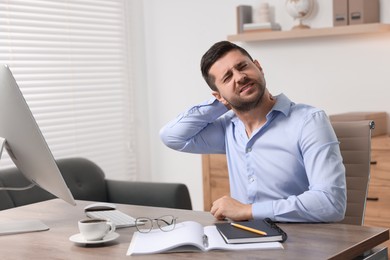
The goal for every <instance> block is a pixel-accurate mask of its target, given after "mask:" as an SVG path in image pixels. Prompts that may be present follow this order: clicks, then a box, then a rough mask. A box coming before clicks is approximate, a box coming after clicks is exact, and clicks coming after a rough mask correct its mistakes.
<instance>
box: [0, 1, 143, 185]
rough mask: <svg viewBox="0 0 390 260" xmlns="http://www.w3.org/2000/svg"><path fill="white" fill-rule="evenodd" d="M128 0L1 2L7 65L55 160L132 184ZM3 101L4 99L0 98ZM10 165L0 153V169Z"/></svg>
mask: <svg viewBox="0 0 390 260" xmlns="http://www.w3.org/2000/svg"><path fill="white" fill-rule="evenodd" d="M125 5H126V0H56V1H53V0H12V1H7V0H0V63H1V64H8V65H9V66H10V69H11V71H12V72H13V74H14V77H15V79H16V81H17V83H18V85H19V87H20V89H21V91H22V93H23V94H24V97H25V99H26V101H27V103H28V105H29V107H30V109H31V110H32V113H33V115H34V117H35V119H36V120H37V123H38V125H39V127H40V128H41V131H42V133H43V135H44V137H45V139H46V141H47V143H48V146H49V148H50V150H51V151H52V153H53V155H54V157H55V158H56V159H59V158H65V157H84V158H88V159H90V160H92V161H93V162H95V163H96V164H98V165H99V166H100V167H101V168H102V169H103V171H104V172H105V174H106V176H109V177H110V178H114V179H130V180H131V179H135V171H136V156H135V143H134V142H133V140H134V138H135V136H134V129H135V128H134V126H133V124H134V118H133V107H132V103H133V102H132V99H133V92H132V90H131V82H132V78H131V76H130V73H129V72H130V71H131V68H130V64H131V63H130V58H131V57H130V54H129V53H130V52H129V50H128V49H129V42H128V38H127V35H128V28H127V21H126V13H125V10H126V8H125ZM0 94H1V93H0ZM11 165H13V163H12V161H11V160H10V159H9V157H8V156H7V154H6V152H5V151H4V152H3V157H2V159H1V161H0V167H9V166H11Z"/></svg>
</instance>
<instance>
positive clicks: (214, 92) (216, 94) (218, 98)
mask: <svg viewBox="0 0 390 260" xmlns="http://www.w3.org/2000/svg"><path fill="white" fill-rule="evenodd" d="M211 94H212V95H213V96H214V97H215V98H216V99H217V100H218V101H219V102H221V103H222V104H224V105H225V106H227V105H229V103H228V102H227V101H226V100H225V99H224V98H223V97H222V96H221V94H220V93H219V92H218V91H213V92H211Z"/></svg>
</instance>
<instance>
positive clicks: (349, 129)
mask: <svg viewBox="0 0 390 260" xmlns="http://www.w3.org/2000/svg"><path fill="white" fill-rule="evenodd" d="M332 126H333V129H334V131H335V133H336V136H337V138H338V140H339V142H340V150H341V155H342V157H343V163H344V166H345V171H346V182H347V210H346V213H345V218H344V220H343V221H341V223H344V224H353V225H363V220H364V210H365V207H366V199H367V192H368V183H369V180H370V161H371V129H372V128H373V127H374V122H373V121H368V120H367V121H348V122H332Z"/></svg>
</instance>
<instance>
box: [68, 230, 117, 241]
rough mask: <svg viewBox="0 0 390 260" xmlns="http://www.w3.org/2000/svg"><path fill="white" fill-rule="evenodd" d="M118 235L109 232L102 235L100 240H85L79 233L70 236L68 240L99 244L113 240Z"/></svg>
mask: <svg viewBox="0 0 390 260" xmlns="http://www.w3.org/2000/svg"><path fill="white" fill-rule="evenodd" d="M118 237H119V234H118V233H116V232H113V233H110V234H108V235H107V236H105V237H103V239H101V240H85V239H84V237H83V236H82V235H81V234H80V233H79V234H75V235H73V236H71V237H70V238H69V240H70V241H72V242H75V243H79V244H100V243H105V242H109V241H112V240H115V239H117V238H118Z"/></svg>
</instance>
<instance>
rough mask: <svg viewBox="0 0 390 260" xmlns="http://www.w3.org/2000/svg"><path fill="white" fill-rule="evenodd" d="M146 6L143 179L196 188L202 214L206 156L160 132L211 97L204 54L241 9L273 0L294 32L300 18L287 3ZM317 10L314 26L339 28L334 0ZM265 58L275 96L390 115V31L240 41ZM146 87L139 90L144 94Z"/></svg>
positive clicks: (155, 0) (231, 29) (201, 0)
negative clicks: (176, 146) (167, 141)
mask: <svg viewBox="0 0 390 260" xmlns="http://www.w3.org/2000/svg"><path fill="white" fill-rule="evenodd" d="M142 2H143V15H144V17H143V19H144V24H143V26H144V31H143V33H144V35H145V38H142V35H141V36H140V37H141V38H139V39H136V40H137V41H141V42H142V41H144V44H145V45H144V46H143V48H144V50H145V52H144V54H145V57H144V58H145V61H146V62H145V61H140V62H139V64H143V63H146V69H145V73H146V74H145V75H138V76H141V77H144V78H143V79H144V80H143V81H142V82H139V83H138V87H139V88H140V89H141V90H142V93H144V94H143V95H142V97H144V99H142V101H143V102H139V104H138V108H139V113H140V115H139V117H138V119H139V120H141V122H140V124H141V125H143V126H145V127H147V129H145V132H147V133H148V136H149V137H150V138H149V139H146V138H145V137H143V138H141V139H140V140H139V142H141V143H143V144H144V145H140V147H141V148H140V149H141V150H140V152H141V154H143V155H145V154H148V155H149V157H148V158H145V156H143V159H142V160H141V163H147V164H148V165H147V167H146V168H145V171H144V172H141V173H140V178H141V179H142V178H143V179H148V180H151V181H164V182H183V183H185V184H187V186H188V187H189V189H190V193H191V197H192V201H193V207H194V209H196V210H202V209H203V188H202V166H201V157H200V155H192V154H184V153H180V152H176V151H173V150H170V149H168V148H166V147H165V146H164V145H163V144H162V143H161V142H160V139H159V136H158V132H159V129H160V128H161V127H162V126H163V125H164V124H165V123H166V122H167V121H169V120H171V119H172V118H173V117H175V116H176V115H177V114H178V113H179V112H181V111H183V110H184V109H186V108H188V107H189V106H191V105H193V104H195V103H198V102H200V101H203V100H205V99H207V98H209V96H210V91H209V89H208V87H207V85H206V84H205V83H204V82H203V79H202V77H201V74H200V69H199V62H200V58H201V56H202V55H203V53H204V52H205V51H206V50H207V49H208V48H209V47H210V46H211V45H212V44H213V43H214V42H217V41H220V40H225V39H226V37H227V35H229V34H235V31H236V21H235V19H236V15H235V8H236V6H237V5H240V4H249V5H252V6H253V7H254V8H256V7H258V6H259V4H260V3H261V2H268V3H269V4H270V5H271V6H272V7H274V11H275V19H276V22H278V23H280V24H281V26H282V28H283V30H289V29H290V28H291V27H292V25H293V20H292V18H291V17H289V16H288V14H287V13H286V12H285V9H284V2H285V1H284V0H272V1H271V0H269V1H264V0H257V1H256V0H246V1H244V0H243V1H232V0H231V1H226V0H213V1H210V0H193V1H189V0H147V1H142ZM317 2H320V3H319V5H318V12H317V13H316V14H315V16H314V17H312V18H311V19H310V20H308V21H307V22H308V23H310V25H311V26H312V27H313V28H315V27H330V26H332V1H318V0H317ZM380 4H381V21H382V22H383V23H390V3H389V1H387V0H381V1H380ZM239 44H241V45H242V46H244V47H245V48H247V50H248V51H249V52H250V53H251V54H252V56H253V57H254V58H256V59H258V60H259V61H260V63H261V64H262V66H263V69H264V70H265V73H266V79H267V84H268V88H269V90H270V92H271V93H273V94H278V93H280V92H284V93H285V94H287V96H289V97H290V99H292V100H294V101H296V102H304V103H308V104H312V105H314V106H318V107H321V108H323V109H325V110H326V111H327V112H328V114H334V113H341V112H348V111H387V112H388V113H390V102H389V99H390V77H389V76H388V74H389V67H390V66H389V65H390V32H389V33H385V34H367V35H356V36H337V37H324V38H315V39H296V40H282V41H272V42H256V43H239ZM141 90H140V91H141Z"/></svg>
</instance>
